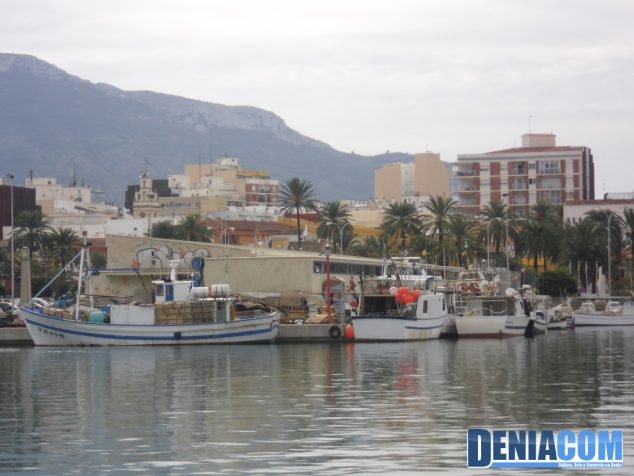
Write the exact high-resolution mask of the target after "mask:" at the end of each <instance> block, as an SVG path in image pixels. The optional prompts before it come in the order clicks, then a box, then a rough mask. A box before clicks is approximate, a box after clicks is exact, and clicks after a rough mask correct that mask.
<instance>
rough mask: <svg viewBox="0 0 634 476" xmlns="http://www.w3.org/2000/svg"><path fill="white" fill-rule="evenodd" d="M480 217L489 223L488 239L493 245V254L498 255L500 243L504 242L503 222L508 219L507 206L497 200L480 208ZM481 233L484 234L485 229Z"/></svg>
mask: <svg viewBox="0 0 634 476" xmlns="http://www.w3.org/2000/svg"><path fill="white" fill-rule="evenodd" d="M481 215H482V216H483V217H485V220H486V221H487V222H489V239H490V240H491V241H493V243H494V244H495V254H496V255H499V254H500V243H502V241H506V223H505V221H506V220H507V219H508V218H509V209H508V205H507V204H506V203H503V202H501V201H499V200H493V201H491V202H490V203H489V204H488V205H485V206H484V207H483V208H482V213H481ZM483 231H484V233H486V229H485V230H483ZM487 246H488V244H487Z"/></svg>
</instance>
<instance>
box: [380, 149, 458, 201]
mask: <svg viewBox="0 0 634 476" xmlns="http://www.w3.org/2000/svg"><path fill="white" fill-rule="evenodd" d="M437 195H440V196H444V197H447V196H449V169H448V167H447V166H446V165H445V164H444V163H443V162H442V161H441V160H440V155H438V154H434V153H432V152H425V153H421V154H415V155H414V161H413V162H408V163H402V162H394V163H391V164H385V165H384V166H383V167H380V168H378V169H375V170H374V198H375V200H376V201H377V202H400V201H409V200H408V198H409V197H430V196H437Z"/></svg>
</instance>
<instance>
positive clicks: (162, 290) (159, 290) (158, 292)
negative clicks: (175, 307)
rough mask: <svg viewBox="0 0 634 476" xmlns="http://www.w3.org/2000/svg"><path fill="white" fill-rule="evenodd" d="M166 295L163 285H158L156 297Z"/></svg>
mask: <svg viewBox="0 0 634 476" xmlns="http://www.w3.org/2000/svg"><path fill="white" fill-rule="evenodd" d="M164 293H165V290H164V288H163V285H162V284H157V285H156V295H157V296H163V294H164Z"/></svg>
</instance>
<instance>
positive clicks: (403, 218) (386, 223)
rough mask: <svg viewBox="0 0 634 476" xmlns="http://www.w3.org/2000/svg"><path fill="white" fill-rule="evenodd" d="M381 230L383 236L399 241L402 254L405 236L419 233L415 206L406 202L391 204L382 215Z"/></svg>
mask: <svg viewBox="0 0 634 476" xmlns="http://www.w3.org/2000/svg"><path fill="white" fill-rule="evenodd" d="M381 229H382V230H383V233H385V234H388V235H395V236H398V237H399V238H400V240H401V252H404V251H405V240H406V237H407V235H408V234H415V233H418V232H419V231H420V221H419V219H418V211H417V210H416V206H415V205H413V204H412V203H407V202H397V203H392V204H391V205H390V206H389V207H388V208H387V210H385V213H384V214H383V222H382V223H381Z"/></svg>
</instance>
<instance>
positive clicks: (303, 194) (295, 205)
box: [279, 177, 317, 250]
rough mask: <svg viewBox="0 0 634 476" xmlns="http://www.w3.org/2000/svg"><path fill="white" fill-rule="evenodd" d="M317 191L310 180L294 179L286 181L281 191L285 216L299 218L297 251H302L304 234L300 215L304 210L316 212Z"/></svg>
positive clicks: (281, 205)
mask: <svg viewBox="0 0 634 476" xmlns="http://www.w3.org/2000/svg"><path fill="white" fill-rule="evenodd" d="M314 195H315V190H314V188H313V184H312V183H310V181H309V180H306V179H300V178H298V177H293V178H291V179H289V180H287V181H286V183H285V184H284V185H282V188H281V190H280V208H279V210H280V211H281V212H282V213H283V214H284V216H287V217H288V216H290V215H292V214H293V213H295V214H296V217H297V249H298V250H301V249H302V233H301V228H300V222H299V214H300V212H301V210H302V209H304V210H316V208H317V207H316V205H315V200H314Z"/></svg>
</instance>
